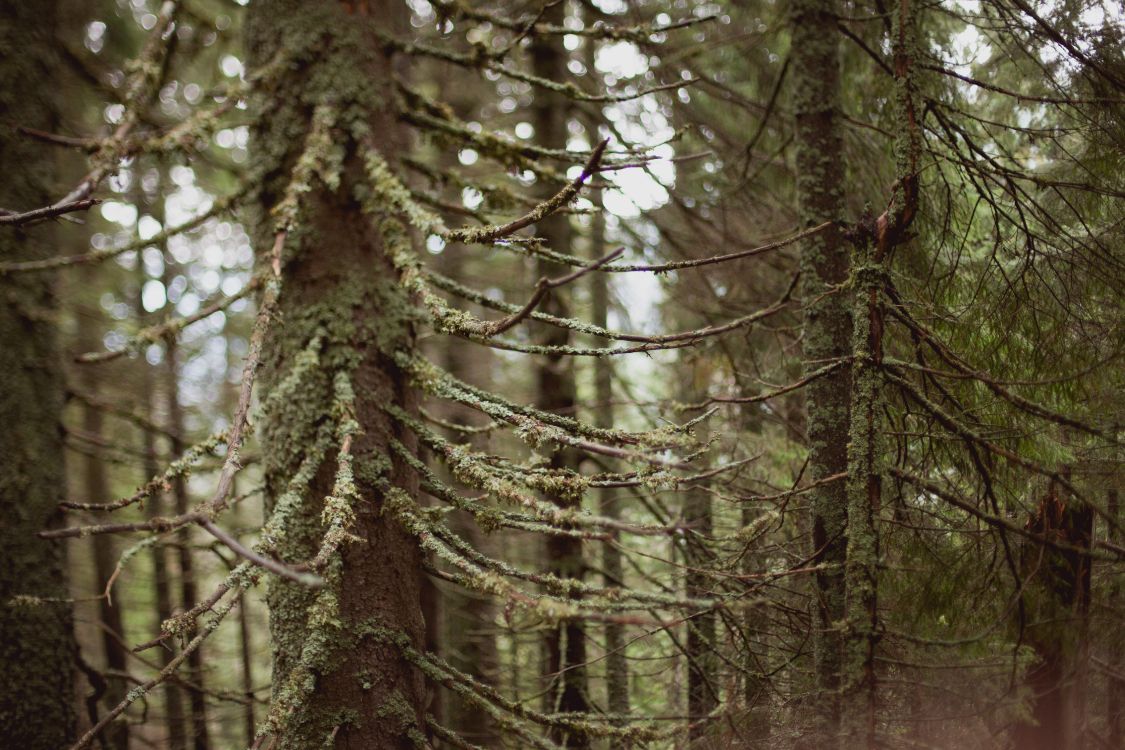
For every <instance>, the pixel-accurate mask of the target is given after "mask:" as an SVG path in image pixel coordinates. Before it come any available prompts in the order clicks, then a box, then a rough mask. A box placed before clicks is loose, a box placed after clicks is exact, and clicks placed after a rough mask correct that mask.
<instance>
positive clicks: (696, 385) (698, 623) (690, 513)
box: [680, 354, 719, 746]
mask: <svg viewBox="0 0 1125 750" xmlns="http://www.w3.org/2000/svg"><path fill="white" fill-rule="evenodd" d="M701 359H702V358H701V356H700V355H698V354H696V355H695V356H694V357H681V358H680V361H681V363H683V367H684V369H685V373H684V387H683V390H682V393H681V396H680V398H681V399H682V400H683V401H684V402H685V403H695V402H698V401H700V400H703V399H705V398H706V397H707V396H706V394H707V385H708V381H709V380H710V368H709V367H708V366H707V363H706V362H704V361H701ZM711 506H712V502H711V494H710V493H709V492H707V490H706V489H704V488H702V487H692V488H689V489H687V490H685V494H684V507H683V516H684V523H685V524H686V525H687V527H688V528H689V529H690V530H691V531H690V532H689V535H688V536H687V537H686V541H687V545H686V547H685V549H684V563H685V565H686V566H687V572H686V573H685V574H684V593H685V594H686V595H687V597H688V598H690V599H700V598H707V597H709V596H710V595H711V588H712V580H713V579H712V577H711V576H709V575H707V573H706V569H707V568H708V567H709V564H710V559H709V555H707V549H706V547H705V546H704V542H703V540H704V539H706V538H708V537H710V536H711V532H712V527H713V521H714V519H713V513H712V507H711ZM686 626H687V644H686V650H685V652H684V656H685V657H686V658H687V676H688V684H687V708H688V720H689V721H690V722H691V727H690V729H689V731H688V744H689V745H692V746H702V741H703V740H704V738H705V737H707V736H708V734H710V733H711V730H712V728H711V727H710V726H708V723H707V722H706V721H705V719H706V718H707V716H708V715H709V714H710V713H711V712H712V711H713V710H714V709H715V707H716V706H717V705H718V703H719V696H718V689H719V687H718V681H717V679H716V677H717V674H716V664H715V661H716V658H715V634H716V616H715V613H714V612H706V611H705V612H696V613H694V614H693V616H692V617H691V618H689V619H688V620H687V622H686Z"/></svg>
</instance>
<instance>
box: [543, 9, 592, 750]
mask: <svg viewBox="0 0 1125 750" xmlns="http://www.w3.org/2000/svg"><path fill="white" fill-rule="evenodd" d="M564 17H565V7H564V4H563V3H556V4H555V5H552V6H551V7H549V8H548V9H547V10H546V11H545V12H544V14H543V21H544V22H545V23H552V24H556V25H561V24H562V23H563V20H564ZM530 55H531V69H532V73H533V74H534V75H536V76H539V77H540V78H544V79H547V80H551V81H562V80H565V79H566V78H567V71H566V61H567V55H566V51H565V49H564V48H563V45H562V37H560V36H558V35H554V36H537V37H534V38H533V40H532V43H531V47H530ZM568 109H569V106H568V100H567V99H566V98H565V97H563V96H562V95H561V94H558V93H556V92H552V91H545V90H537V91H536V92H535V104H534V107H533V110H534V125H535V133H536V141H537V142H538V143H539V144H540V145H542V146H544V147H546V148H565V147H566V140H567V131H566V124H567V116H568ZM556 190H557V186H550V185H547V186H544V188H543V191H542V193H541V197H543V198H546V197H549V196H550V195H551V194H553V193H554V192H555V191H556ZM536 234H537V235H538V236H540V237H542V238H543V239H544V240H545V241H546V245H547V247H549V248H551V249H552V250H554V251H556V252H562V253H570V252H571V250H572V248H571V241H572V239H573V231H572V229H571V226H570V219H569V218H568V217H567V216H566V214H565V213H564V214H554V215H552V216H549V217H547V218H546V219H543V220H542V221H540V222H539V223H538V224H537V225H536ZM565 272H566V271H565V269H562V268H561V267H560V266H558V265H557V264H555V263H552V262H550V261H547V260H544V259H542V258H540V259H538V260H537V266H536V277H537V278H539V277H544V276H546V277H554V276H558V275H560V273H565ZM541 309H542V311H543V312H545V313H548V314H550V315H555V316H558V317H569V315H570V310H569V306H568V305H567V303H566V296H565V291H564V290H561V289H558V290H555V291H554V292H552V293H551V294H550V295H549V296H548V297H547V299H546V300H544V302H543V303H542V305H541ZM535 332H536V339H537V343H539V344H542V345H548V346H565V345H567V344H568V343H569V342H570V333H569V331H568V330H567V329H565V328H556V327H551V326H546V325H539V326H535ZM536 379H537V383H536V391H537V396H536V404H535V405H536V406H537V407H538V408H540V409H543V410H545V411H550V412H555V413H559V414H567V415H573V414H574V410H575V405H576V401H577V399H576V395H575V385H574V374H573V371H572V364H571V361H570V359H569V358H567V357H563V356H562V355H558V354H552V355H546V356H544V357H542V359H541V362H540V364H539V365H538V368H537V372H536ZM551 465H552V466H554V467H556V468H561V467H564V466H565V467H570V468H574V467H575V466H576V459H575V457H574V456H573V454H572V453H571V452H569V451H557V452H555V453H554V455H553V456H552V457H551ZM551 500H552V501H553V502H555V503H557V504H558V505H560V506H563V507H574V506H575V504H576V503H578V502H581V501H580V499H577V500H576V499H573V498H566V497H553V498H551ZM546 554H547V564H548V566H549V568H550V570H551V572H552V573H555V574H556V575H559V576H563V577H567V578H582V577H583V574H584V572H585V563H584V562H583V559H582V542H581V540H578V539H573V538H571V537H563V536H550V537H548V538H547V540H546ZM544 650H545V657H546V659H545V665H544V666H545V670H544V671H545V672H546V674H547V675H548V679H550V680H551V687H550V689H548V690H547V692H546V693H545V694H544V704H545V706H546V707H547V710H549V711H565V712H585V711H588V710H589V707H590V703H589V697H588V694H587V678H586V668H585V663H586V632H585V627H584V625H583V624H582V623H581V622H578V621H574V620H572V621H568V622H567V623H565V624H562V625H558V626H555V627H552V628H551V629H550V630H549V631H548V634H547V637H546V642H545V644H544ZM555 735H556V736H555V739H556V741H560V742H563V743H564V744H565V745H566V746H567V747H586V746H587V745H588V740H587V739H586V737H585V735H582V734H579V733H575V732H566V733H560V732H558V731H556V732H555Z"/></svg>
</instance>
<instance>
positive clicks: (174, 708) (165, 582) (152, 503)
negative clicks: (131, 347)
mask: <svg viewBox="0 0 1125 750" xmlns="http://www.w3.org/2000/svg"><path fill="white" fill-rule="evenodd" d="M163 187H164V186H163V185H161V189H163ZM150 209H151V212H152V216H153V218H154V219H156V220H157V221H158V222H160V225H161V226H163V225H164V222H165V218H166V217H165V215H164V199H163V196H162V195H161V196H160V197H158V198H157V200H156V201H154V202H153V204H152V205H151V206H150ZM165 245H166V243H164V245H162V246H161V248H160V250H161V253H162V254H163V257H164V262H165V263H168V262H170V260H171V258H170V256H169V255H168V252H167V247H166V246H165ZM137 272H138V280H137V284H138V287H137V300H136V305H135V307H136V311H137V319H138V320H142V321H143V320H145V319H146V318H147V317H148V313H147V311H146V310H145V309H144V304H143V303H142V301H141V291H142V289H143V287H144V282H145V281H146V280H147V278H148V275H147V273H146V271H145V266H144V263H143V262H138V263H137ZM165 281H167V279H166V280H165ZM165 309H168V303H167V302H166V303H165ZM167 356H168V352H167V351H165V352H164V357H165V358H167ZM140 366H141V368H142V369H141V392H140V401H141V409H142V413H143V414H144V416H146V417H148V418H149V420H150V421H152V422H156V421H157V420H156V419H155V418H154V416H155V403H156V401H155V385H156V383H155V380H154V377H153V368H152V367H151V366H150V365H149V364H148V363H147V362H145V363H143V364H141V365H140ZM178 437H179V440H180V441H181V442H182V441H183V436H178ZM169 442H172V441H169ZM141 447H142V451H143V453H144V477H143V479H142V481H144V482H147V481H149V480H150V479H152V478H153V477H155V476H156V475H157V474H159V473H160V464H159V462H158V461H157V460H156V436H155V435H154V434H153V432H152V430H147V429H146V430H144V431H143V432H142V434H141ZM170 447H171V446H170ZM173 449H174V448H173ZM166 502H167V498H166V497H165V496H163V495H160V496H158V497H154V498H152V499H151V500H149V502H148V503H146V505H145V512H146V513H147V514H148V517H149V518H150V519H151V518H156V517H159V516H160V515H162V514H163V515H168V514H167V513H166V512H165V511H164V509H163V508H162V507H161V506H162V505H163V504H164V503H166ZM152 577H153V580H152V586H153V595H154V599H155V602H154V603H155V604H156V632H160V630H161V629H162V628H163V623H164V621H165V620H167V619H168V618H169V617H171V616H172V571H171V570H170V569H169V566H168V550H167V549H165V547H164V545H162V544H157V545H155V546H154V547H153V548H152ZM159 651H160V662H161V666H162V667H166V666H168V664H169V662H171V661H172V659H173V658H175V653H174V652H173V651H172V650H171V649H167V648H162V649H159ZM163 687H164V690H163V693H164V714H165V715H164V725H165V728H166V731H167V733H168V736H167V738H166V740H165V741H166V742H167V747H168V750H185V749H186V748H187V735H186V733H185V732H184V705H183V693H182V689H181V687H180V686H179V684H177V682H176V681H174V680H169V681H168V682H166V683H165V684H164V686H163Z"/></svg>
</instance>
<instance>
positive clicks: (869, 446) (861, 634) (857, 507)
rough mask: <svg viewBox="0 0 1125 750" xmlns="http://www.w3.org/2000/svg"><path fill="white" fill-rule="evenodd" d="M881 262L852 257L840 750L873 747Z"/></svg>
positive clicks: (872, 254)
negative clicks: (843, 657) (852, 328)
mask: <svg viewBox="0 0 1125 750" xmlns="http://www.w3.org/2000/svg"><path fill="white" fill-rule="evenodd" d="M882 260H883V259H882V258H881V257H879V256H878V255H877V253H876V251H875V250H874V248H873V247H872V245H871V243H869V242H868V243H862V244H860V246H859V247H858V249H857V253H856V269H855V287H856V288H855V311H854V314H853V319H854V321H855V327H854V332H853V339H852V357H853V361H852V392H851V406H850V411H851V436H850V440H849V441H848V480H847V485H846V487H847V495H848V506H847V509H848V521H847V523H848V545H847V561H846V564H845V566H844V581H845V588H846V591H847V596H846V599H847V604H846V617H847V623H848V630H847V644H846V649H845V654H846V658H845V662H844V670H843V682H844V694H845V696H846V700H845V703H844V717H843V727H842V729H843V731H842V737H843V743H844V747H848V748H852V747H855V748H859V747H866V748H871V749H872V750H873V749H874V748H875V747H876V737H875V729H876V727H875V645H876V642H877V640H878V631H877V618H878V610H877V599H876V596H877V594H878V562H879V537H878V532H877V529H876V527H875V519H876V512H877V510H878V508H879V504H880V498H881V495H882V487H883V484H882V474H881V473H880V467H879V453H880V451H879V435H880V431H879V427H878V420H879V415H880V414H881V413H882V408H883V399H882V396H881V387H880V386H881V385H882V376H881V373H880V366H881V364H882V360H883V313H882V305H881V301H880V300H881V294H882V289H883V286H884V285H885V284H886V278H885V275H884V268H883V266H882V263H881V261H882Z"/></svg>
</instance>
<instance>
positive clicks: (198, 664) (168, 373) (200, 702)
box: [163, 258, 211, 750]
mask: <svg viewBox="0 0 1125 750" xmlns="http://www.w3.org/2000/svg"><path fill="white" fill-rule="evenodd" d="M165 263H166V264H170V263H171V258H167V259H166V260H165ZM165 268H166V269H167V271H168V273H167V274H166V278H165V281H166V282H170V280H171V279H170V277H171V269H172V268H173V266H172V265H166V266H165ZM178 360H179V346H178V344H177V343H176V341H175V340H174V339H169V340H168V343H167V345H166V346H165V348H164V362H163V364H164V397H165V399H166V401H165V404H166V408H167V411H168V431H169V432H170V433H172V455H173V456H179V455H181V454H182V453H183V452H184V450H185V449H186V447H187V444H186V441H185V440H184V411H183V405H182V404H181V403H180V376H179V363H178ZM172 498H173V500H174V508H175V511H176V514H177V515H182V514H184V513H188V512H190V511H191V497H190V495H189V494H188V488H187V482H186V481H184V478H183V477H176V478H175V479H173V480H172ZM176 539H177V541H178V542H179V548H178V550H177V553H178V555H177V556H178V558H179V562H180V597H179V599H180V601H179V605H180V607H179V608H180V611H181V612H187V611H188V610H190V609H191V608H192V607H194V606H195V605H196V602H198V601H199V593H198V592H199V587H198V586H197V581H196V580H195V576H196V573H195V559H194V558H193V556H192V550H191V546H190V545H191V528H190V527H187V528H184V529H181V530H180V531H179V532H178V533H177V535H176ZM193 633H194V630H191V631H189V632H188V633H187V634H186V635H187V636H188V637H191V635H192V634H193ZM184 677H185V679H187V680H188V681H189V682H191V683H192V685H193V686H194V687H190V688H188V692H189V695H190V705H191V745H192V747H193V748H194V750H209V748H210V747H211V739H210V732H209V731H208V727H207V695H206V693H204V692H203V691H202V690H201V688H202V687H203V685H204V683H205V682H206V677H205V675H204V673H203V648H202V647H201V648H197V649H195V650H194V651H192V652H191V654H190V655H188V658H187V666H186V668H185V669H184Z"/></svg>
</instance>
